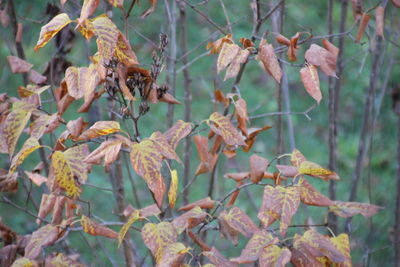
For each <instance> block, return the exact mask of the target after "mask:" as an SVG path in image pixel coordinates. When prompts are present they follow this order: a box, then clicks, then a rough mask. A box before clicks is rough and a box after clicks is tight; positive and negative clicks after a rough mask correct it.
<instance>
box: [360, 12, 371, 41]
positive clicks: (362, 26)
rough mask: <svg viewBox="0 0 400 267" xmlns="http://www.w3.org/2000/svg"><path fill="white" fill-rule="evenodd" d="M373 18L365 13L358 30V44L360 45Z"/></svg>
mask: <svg viewBox="0 0 400 267" xmlns="http://www.w3.org/2000/svg"><path fill="white" fill-rule="evenodd" d="M370 19H371V16H370V15H368V13H363V14H362V17H361V21H360V27H359V28H358V32H357V36H356V43H359V42H360V41H361V39H362V37H363V36H364V32H365V29H366V28H367V26H368V23H369V20H370Z"/></svg>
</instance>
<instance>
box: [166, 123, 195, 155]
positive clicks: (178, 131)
mask: <svg viewBox="0 0 400 267" xmlns="http://www.w3.org/2000/svg"><path fill="white" fill-rule="evenodd" d="M192 129H193V123H191V122H184V121H182V120H178V121H177V122H176V123H175V124H174V125H173V126H172V127H171V128H169V129H168V130H167V131H166V132H165V133H164V136H165V138H166V139H167V141H168V143H169V144H170V145H171V147H172V148H173V149H176V147H177V146H178V143H179V141H180V140H182V139H183V138H185V137H186V136H188V134H189V133H190V132H191V131H192Z"/></svg>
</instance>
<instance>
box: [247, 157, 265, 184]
mask: <svg viewBox="0 0 400 267" xmlns="http://www.w3.org/2000/svg"><path fill="white" fill-rule="evenodd" d="M268 164H269V161H268V160H267V159H265V158H263V157H260V156H258V155H257V154H253V155H251V157H250V179H251V181H252V182H253V183H255V184H256V183H258V182H259V181H261V179H262V178H263V176H264V171H265V170H266V169H267V167H268Z"/></svg>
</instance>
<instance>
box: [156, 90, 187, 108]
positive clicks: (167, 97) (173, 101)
mask: <svg viewBox="0 0 400 267" xmlns="http://www.w3.org/2000/svg"><path fill="white" fill-rule="evenodd" d="M158 100H159V101H160V102H165V103H168V104H173V105H179V104H180V103H181V102H180V101H179V100H178V99H176V98H175V97H174V96H173V95H171V94H170V93H168V92H166V93H163V94H162V96H161V97H160V98H159V99H158Z"/></svg>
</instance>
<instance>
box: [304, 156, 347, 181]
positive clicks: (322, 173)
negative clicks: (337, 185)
mask: <svg viewBox="0 0 400 267" xmlns="http://www.w3.org/2000/svg"><path fill="white" fill-rule="evenodd" d="M299 173H301V174H306V175H310V176H313V177H318V178H321V179H323V180H340V178H339V176H338V175H337V174H336V173H335V172H333V171H330V170H327V169H324V168H322V167H321V166H319V165H318V164H316V163H314V162H311V161H307V160H306V161H303V162H302V163H301V164H300V167H299Z"/></svg>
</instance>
